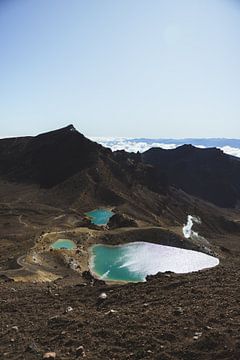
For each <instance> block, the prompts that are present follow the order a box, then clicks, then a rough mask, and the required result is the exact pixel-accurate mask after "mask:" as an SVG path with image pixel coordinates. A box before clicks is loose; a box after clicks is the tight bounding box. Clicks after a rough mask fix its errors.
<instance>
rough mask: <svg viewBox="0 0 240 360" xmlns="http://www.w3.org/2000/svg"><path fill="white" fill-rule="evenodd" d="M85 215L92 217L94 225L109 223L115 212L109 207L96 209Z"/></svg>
mask: <svg viewBox="0 0 240 360" xmlns="http://www.w3.org/2000/svg"><path fill="white" fill-rule="evenodd" d="M85 215H86V216H87V217H89V218H90V219H91V222H92V224H94V225H107V223H108V222H109V220H110V218H111V217H112V216H113V215H114V213H113V212H112V211H111V210H107V209H96V210H93V211H90V212H87V213H86V214H85Z"/></svg>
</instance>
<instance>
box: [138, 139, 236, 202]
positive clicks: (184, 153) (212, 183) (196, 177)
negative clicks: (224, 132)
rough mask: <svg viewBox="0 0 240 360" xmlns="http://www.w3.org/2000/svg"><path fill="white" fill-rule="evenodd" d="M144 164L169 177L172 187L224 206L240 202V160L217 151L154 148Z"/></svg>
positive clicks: (190, 148)
mask: <svg viewBox="0 0 240 360" xmlns="http://www.w3.org/2000/svg"><path fill="white" fill-rule="evenodd" d="M142 160H143V162H144V163H147V164H151V165H153V166H155V167H157V168H158V169H161V171H162V172H163V173H164V174H166V177H167V179H168V181H169V183H170V184H172V185H174V186H176V187H178V188H181V189H182V190H184V191H185V192H187V193H189V194H191V195H194V196H197V197H199V198H201V199H204V200H207V201H210V202H212V203H214V204H215V205H217V206H221V207H236V206H238V205H239V202H240V159H239V158H236V157H233V156H230V155H226V154H224V153H223V152H222V151H221V150H219V149H216V148H209V149H199V148H196V147H194V146H192V145H184V146H180V147H178V148H176V149H172V150H164V149H160V148H152V149H150V150H148V151H146V152H145V153H143V154H142Z"/></svg>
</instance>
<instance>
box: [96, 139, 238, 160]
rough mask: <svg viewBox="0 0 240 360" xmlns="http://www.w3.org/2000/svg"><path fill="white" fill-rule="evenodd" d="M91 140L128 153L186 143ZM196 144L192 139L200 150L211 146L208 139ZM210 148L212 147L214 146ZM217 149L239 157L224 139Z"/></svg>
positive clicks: (162, 140) (139, 140) (235, 150)
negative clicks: (222, 144)
mask: <svg viewBox="0 0 240 360" xmlns="http://www.w3.org/2000/svg"><path fill="white" fill-rule="evenodd" d="M91 139H92V140H93V141H96V142H98V143H99V144H101V145H103V146H105V147H109V148H110V149H112V151H117V150H125V151H128V152H135V153H136V152H138V151H139V152H140V153H142V152H144V151H147V150H149V149H150V148H152V147H159V148H162V149H175V148H176V147H178V146H181V145H184V144H185V143H186V142H184V139H183V140H182V142H181V140H177V141H176V142H177V144H176V143H174V140H173V142H172V143H169V141H166V140H165V141H166V142H164V139H159V140H147V139H144V140H141V139H129V138H103V137H92V138H91ZM198 142H199V141H198V139H192V142H191V144H192V145H194V146H196V147H200V148H207V147H210V146H211V145H210V146H209V143H211V141H209V139H206V143H205V144H204V140H202V141H201V145H199V144H198ZM229 142H230V141H229ZM212 146H214V144H213V145H212ZM218 148H219V149H221V150H222V151H223V152H224V153H226V154H228V155H232V156H237V157H240V148H238V147H233V146H230V145H228V144H227V139H225V144H224V146H218Z"/></svg>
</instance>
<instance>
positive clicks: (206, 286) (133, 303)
mask: <svg viewBox="0 0 240 360" xmlns="http://www.w3.org/2000/svg"><path fill="white" fill-rule="evenodd" d="M239 278H240V270H239V260H238V259H233V260H232V261H230V262H229V261H227V262H226V263H225V264H224V265H220V266H218V267H216V268H214V269H212V270H207V271H202V272H198V273H193V274H189V275H174V274H165V275H159V276H157V277H154V278H151V279H150V280H149V281H148V282H147V283H139V284H128V285H124V286H120V285H115V286H107V285H102V284H98V283H96V284H95V285H91V284H89V283H88V284H87V285H85V286H84V285H82V284H80V283H79V279H78V278H77V277H72V278H69V279H65V280H60V281H57V282H55V283H50V285H47V284H41V285H40V284H21V283H4V284H0V291H1V300H0V308H1V319H0V323H1V333H0V353H1V359H26V360H28V359H41V358H42V356H43V354H44V353H45V352H47V351H53V352H56V359H62V360H64V359H66V360H67V359H77V358H79V359H80V358H82V357H83V355H84V354H82V355H79V350H77V349H78V348H79V347H80V346H83V348H84V352H85V355H86V356H85V358H86V359H91V360H99V359H109V360H110V359H111V360H113V359H116V360H117V359H136V360H137V359H158V360H165V359H166V360H169V359H184V360H185V359H186V360H190V359H191V360H192V359H198V360H207V359H212V360H217V359H229V360H230V359H234V360H237V359H239V358H240V333H239V329H240V292H239ZM102 292H105V293H106V294H107V299H106V300H103V301H102V302H100V301H99V299H98V296H99V295H100V294H101V293H102ZM69 306H70V307H72V311H67V308H68V307H69ZM70 310H71V309H70ZM16 327H17V328H16Z"/></svg>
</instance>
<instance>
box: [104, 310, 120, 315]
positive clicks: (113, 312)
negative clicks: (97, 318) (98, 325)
mask: <svg viewBox="0 0 240 360" xmlns="http://www.w3.org/2000/svg"><path fill="white" fill-rule="evenodd" d="M117 312H118V311H117V310H113V309H111V310H109V311H107V312H106V313H105V315H109V314H116V313H117Z"/></svg>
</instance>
